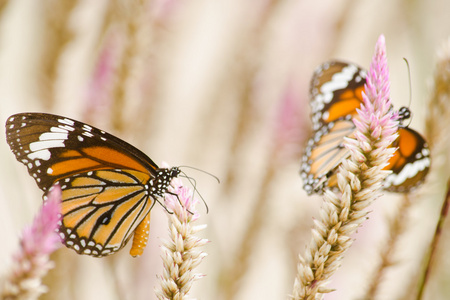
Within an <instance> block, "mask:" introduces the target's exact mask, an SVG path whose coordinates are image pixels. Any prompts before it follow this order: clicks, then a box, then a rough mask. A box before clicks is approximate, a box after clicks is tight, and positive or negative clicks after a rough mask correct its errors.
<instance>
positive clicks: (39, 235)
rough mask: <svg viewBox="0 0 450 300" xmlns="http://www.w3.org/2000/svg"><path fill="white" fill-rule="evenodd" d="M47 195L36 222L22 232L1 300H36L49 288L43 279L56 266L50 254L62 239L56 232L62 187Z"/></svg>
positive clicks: (57, 187) (56, 187)
mask: <svg viewBox="0 0 450 300" xmlns="http://www.w3.org/2000/svg"><path fill="white" fill-rule="evenodd" d="M47 197H48V200H47V201H46V202H45V203H44V205H43V207H42V209H41V211H40V212H39V213H38V215H37V216H36V217H35V219H34V221H33V224H32V225H31V226H28V227H26V228H25V229H24V230H23V232H22V237H21V239H20V249H19V251H18V252H17V253H16V254H14V257H13V258H14V265H13V269H12V271H11V272H10V274H9V276H8V277H7V278H6V280H5V281H4V283H3V291H2V295H1V296H2V299H37V298H38V297H39V295H41V294H42V293H44V292H45V291H46V287H45V286H43V285H42V282H41V279H42V277H43V276H44V275H45V274H47V272H48V270H49V269H51V268H52V267H53V262H52V261H50V260H49V255H50V254H51V253H52V252H53V251H55V250H56V249H57V248H58V247H59V246H60V241H61V239H60V237H59V235H58V234H57V233H56V229H57V228H58V226H59V222H60V221H61V216H60V214H61V188H60V187H59V186H54V188H53V189H52V190H51V191H50V192H49V194H48V195H47Z"/></svg>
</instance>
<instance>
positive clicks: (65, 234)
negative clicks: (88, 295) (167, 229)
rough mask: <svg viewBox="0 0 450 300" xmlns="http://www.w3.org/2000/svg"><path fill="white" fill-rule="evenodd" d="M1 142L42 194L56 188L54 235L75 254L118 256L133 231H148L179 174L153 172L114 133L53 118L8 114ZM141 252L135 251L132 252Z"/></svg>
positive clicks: (148, 162)
mask: <svg viewBox="0 0 450 300" xmlns="http://www.w3.org/2000/svg"><path fill="white" fill-rule="evenodd" d="M6 138H7V142H8V144H9V146H10V148H11V150H12V151H13V153H14V155H15V156H16V158H17V160H18V161H19V162H21V163H23V164H24V165H25V166H26V167H27V168H28V172H29V174H30V175H31V176H32V177H33V178H34V179H35V181H36V183H37V185H38V186H39V188H40V189H41V190H43V191H44V193H47V192H48V191H49V190H50V189H51V187H52V186H53V185H55V184H59V185H60V187H61V190H62V216H63V218H62V222H61V227H60V229H59V234H60V236H61V238H62V239H63V241H64V244H65V245H66V246H67V247H69V248H72V249H74V250H75V251H76V252H77V253H79V254H87V255H91V256H95V257H101V256H105V255H109V254H112V253H115V252H117V251H118V250H119V249H121V248H122V247H123V246H125V244H126V243H127V241H128V240H129V239H130V238H131V236H132V234H133V233H135V232H138V231H139V232H140V233H141V231H140V229H141V228H148V222H149V213H150V210H151V208H152V206H153V204H154V201H155V200H156V199H157V198H158V197H162V196H164V194H165V193H166V191H167V187H168V185H169V184H170V181H171V180H172V178H174V177H176V176H178V174H179V170H178V168H171V169H165V168H158V166H157V165H156V164H155V163H154V162H153V161H152V160H151V159H150V158H149V157H148V156H146V155H145V154H144V153H143V152H141V151H140V150H138V149H137V148H135V147H133V146H132V145H130V144H128V143H126V142H125V141H122V140H121V139H119V138H117V137H115V136H113V135H111V134H108V133H106V132H104V131H102V130H99V129H97V128H95V127H93V126H90V125H87V124H85V123H82V122H78V121H75V120H72V119H69V118H66V117H61V116H57V115H51V114H44V113H21V114H17V115H13V116H11V117H9V118H8V120H7V122H6ZM137 243H138V242H137ZM133 244H134V243H133ZM144 246H145V245H144ZM140 247H141V246H140ZM141 248H142V247H141ZM142 251H143V249H142ZM142 251H140V250H139V251H136V249H132V252H133V253H135V254H136V255H140V254H141V253H142Z"/></svg>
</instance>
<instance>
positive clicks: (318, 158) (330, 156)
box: [300, 61, 430, 194]
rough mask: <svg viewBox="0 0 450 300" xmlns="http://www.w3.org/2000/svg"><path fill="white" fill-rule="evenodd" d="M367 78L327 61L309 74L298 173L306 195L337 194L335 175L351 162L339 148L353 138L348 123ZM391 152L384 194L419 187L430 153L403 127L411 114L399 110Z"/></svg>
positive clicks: (342, 64) (416, 135) (351, 67)
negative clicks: (307, 132)
mask: <svg viewBox="0 0 450 300" xmlns="http://www.w3.org/2000/svg"><path fill="white" fill-rule="evenodd" d="M366 74H367V72H366V71H365V70H364V69H362V68H360V67H358V66H357V65H354V64H349V63H345V62H340V61H330V62H327V63H324V64H322V65H321V66H320V67H319V68H318V69H317V70H316V72H315V73H314V75H313V78H312V80H311V86H310V97H311V102H310V104H311V115H312V117H311V118H312V123H313V136H312V138H311V139H310V140H309V141H308V144H307V147H306V149H305V153H304V156H303V162H302V167H301V171H300V173H301V177H302V179H303V188H304V189H305V191H306V192H307V193H308V194H312V193H319V194H321V193H323V191H324V189H325V188H331V189H336V188H337V177H336V174H337V169H338V167H339V165H340V163H341V162H342V161H343V160H344V159H346V158H348V157H349V156H350V152H349V151H348V150H347V149H346V148H345V147H344V145H343V142H344V137H353V134H354V132H355V130H356V129H355V125H354V124H353V121H352V119H353V118H359V116H358V113H357V111H356V110H357V109H358V108H359V107H360V106H361V104H362V102H363V100H362V99H363V98H362V92H363V91H364V84H365V83H366ZM398 115H399V123H400V125H399V127H398V138H397V139H396V140H395V142H394V143H393V144H392V147H396V148H397V150H396V151H395V153H394V155H393V156H392V157H391V159H390V160H389V164H388V165H387V166H386V167H385V168H384V169H385V170H392V173H391V174H390V175H388V177H387V178H386V179H385V181H384V184H383V186H384V189H386V190H388V191H391V192H408V191H410V190H412V189H414V188H415V187H417V186H418V185H419V184H421V183H422V182H423V181H424V179H425V177H426V175H427V173H428V171H429V167H430V156H429V153H430V151H429V149H428V145H427V143H426V141H425V139H424V138H423V137H422V136H421V135H420V134H419V133H418V132H417V131H415V130H413V129H411V128H409V127H408V126H405V125H403V124H402V122H403V121H404V120H406V119H408V118H409V117H410V115H411V112H410V110H409V109H408V108H406V107H402V108H400V110H399V112H398Z"/></svg>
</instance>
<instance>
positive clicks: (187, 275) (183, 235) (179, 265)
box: [156, 178, 208, 299]
mask: <svg viewBox="0 0 450 300" xmlns="http://www.w3.org/2000/svg"><path fill="white" fill-rule="evenodd" d="M182 184H183V183H182V181H181V180H180V179H178V178H175V179H173V180H172V183H171V187H170V188H169V191H168V193H166V196H165V205H166V208H167V210H168V211H169V212H171V213H170V214H169V236H170V241H165V242H164V243H163V245H162V247H161V248H162V251H163V255H162V259H163V265H164V272H163V275H162V276H159V279H160V283H161V286H160V287H159V288H158V289H157V290H156V296H157V297H158V299H186V297H187V295H188V293H189V290H190V288H191V286H192V284H193V282H194V281H195V280H196V279H198V278H201V277H202V275H200V274H197V273H194V272H193V269H194V268H195V267H196V266H198V265H199V264H200V262H201V261H202V260H203V258H204V257H205V256H206V253H204V252H203V251H201V250H200V247H202V246H204V245H205V244H206V243H207V242H208V240H206V239H202V238H199V237H197V236H195V235H194V234H195V233H197V232H198V231H200V230H202V229H204V228H205V227H206V226H205V225H196V226H193V225H192V222H194V221H196V220H197V219H198V218H199V216H200V215H199V214H198V212H197V210H196V207H195V206H196V204H197V202H198V201H197V200H196V198H194V197H193V196H194V195H193V192H192V190H191V189H189V188H187V187H184V186H183V185H182Z"/></svg>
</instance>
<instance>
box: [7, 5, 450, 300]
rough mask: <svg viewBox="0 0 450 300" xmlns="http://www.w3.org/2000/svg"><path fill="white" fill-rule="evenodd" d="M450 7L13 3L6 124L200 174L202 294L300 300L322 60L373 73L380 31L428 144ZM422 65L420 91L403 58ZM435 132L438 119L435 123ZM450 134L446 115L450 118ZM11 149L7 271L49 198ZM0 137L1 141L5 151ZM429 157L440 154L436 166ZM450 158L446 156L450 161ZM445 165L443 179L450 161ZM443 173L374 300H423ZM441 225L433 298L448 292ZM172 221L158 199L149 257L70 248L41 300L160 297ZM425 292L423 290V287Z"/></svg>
mask: <svg viewBox="0 0 450 300" xmlns="http://www.w3.org/2000/svg"><path fill="white" fill-rule="evenodd" d="M449 12H450V2H449V1H446V0H433V1H418V0H416V1H395V0H394V1H388V0H382V1H369V0H363V1H348V0H338V1H330V0H326V1H270V0H260V1H239V0H213V1H206V0H191V1H177V0H155V1H145V0H142V1H120V0H115V1H106V0H97V1H88V0H78V1H57V0H41V1H34V0H14V1H5V0H1V1H0V120H1V122H4V121H6V118H7V117H8V116H9V115H11V114H13V113H17V112H25V111H36V112H49V113H55V114H60V115H64V116H67V117H70V118H74V119H77V120H80V121H84V122H87V123H89V124H92V125H94V126H96V127H100V128H101V129H104V130H106V131H108V132H110V133H113V134H115V135H117V136H118V137H120V138H122V139H125V140H126V141H128V142H130V143H132V144H133V145H135V146H136V147H138V148H139V149H141V150H143V151H144V152H145V153H147V154H148V155H149V156H150V157H151V158H152V159H153V160H154V161H155V162H156V163H158V164H161V163H162V162H163V161H165V162H167V163H169V164H170V165H173V166H177V165H188V166H193V167H197V168H200V169H203V170H206V171H208V172H211V173H213V174H215V175H217V176H218V177H219V178H220V179H221V183H220V184H217V183H216V182H215V181H214V180H213V179H212V178H210V177H208V176H206V175H204V174H202V173H198V172H196V171H194V170H189V169H185V171H186V172H187V173H188V174H189V175H190V176H192V177H194V178H195V179H196V180H197V188H198V190H199V191H200V192H201V194H202V195H203V197H204V198H205V200H206V202H207V203H208V206H209V209H210V212H209V214H206V211H205V208H204V207H203V206H201V205H200V206H199V207H198V209H199V210H200V212H201V214H202V216H201V218H200V220H199V221H198V223H199V224H202V223H205V224H207V225H208V228H207V229H206V230H204V231H202V232H201V233H200V235H201V237H203V238H207V239H209V240H210V241H211V243H209V244H208V245H207V246H206V247H205V249H204V250H205V252H207V253H208V256H207V257H206V258H205V259H204V261H203V262H202V264H201V265H200V267H199V268H198V269H197V270H198V272H200V273H203V274H205V275H206V276H205V277H204V278H202V279H200V280H198V281H197V282H196V283H195V284H194V286H193V289H192V291H191V296H192V297H194V298H198V299H218V300H238V299H287V297H288V295H289V294H290V293H291V292H292V287H293V282H294V277H295V274H296V265H297V261H298V258H297V257H298V254H299V253H301V254H303V252H304V249H305V245H306V244H307V243H308V242H309V240H310V236H311V234H310V228H311V227H312V224H313V218H318V217H319V213H318V212H319V208H320V204H321V198H320V197H318V196H314V197H308V196H307V195H306V193H304V191H303V190H302V182H301V180H300V177H299V175H298V171H299V167H300V161H301V155H302V151H303V146H304V143H305V140H306V139H307V138H308V137H309V134H310V121H309V105H308V101H309V100H308V86H309V81H310V77H311V75H312V73H313V71H314V69H315V67H317V66H318V65H319V64H321V63H322V62H324V61H327V60H330V59H333V58H335V59H336V58H339V59H344V60H348V61H352V62H355V63H357V64H359V65H361V66H363V67H366V68H368V67H369V64H370V60H371V57H372V55H373V52H374V47H375V43H376V41H377V39H378V36H379V35H380V34H384V35H385V37H386V43H387V54H388V60H389V67H390V76H391V96H392V101H393V103H394V105H395V106H396V107H397V108H399V107H400V106H402V105H409V99H410V95H409V89H410V87H411V89H412V102H411V104H410V106H411V110H412V111H413V114H414V116H413V119H412V124H411V126H412V127H413V128H415V129H417V130H419V131H420V132H425V130H426V128H425V118H426V116H427V111H429V109H428V106H427V105H428V104H427V101H428V99H429V98H430V94H431V92H430V90H431V84H430V83H431V82H432V78H433V71H434V69H435V68H436V62H437V53H438V50H439V49H441V48H442V45H443V44H445V43H447V40H448V37H449V34H450V18H449ZM403 57H405V58H407V59H408V61H409V64H410V67H411V82H410V81H409V79H408V71H407V67H406V65H405V63H404V61H403V59H402V58H403ZM436 121H437V122H439V120H436ZM442 122H443V124H448V120H442ZM1 132H2V133H1V137H0V160H1V162H0V163H1V166H2V168H1V170H0V245H1V247H0V272H1V273H0V275H4V274H5V273H6V272H7V271H8V269H9V267H10V265H11V261H12V258H11V257H12V255H13V252H14V250H15V249H17V247H18V237H19V235H20V231H21V229H22V228H23V227H24V226H25V225H26V224H29V223H31V221H32V219H33V216H34V215H35V214H36V212H37V211H38V208H39V206H40V205H41V191H40V190H39V189H38V188H37V186H36V185H35V183H34V180H33V179H32V178H31V177H29V176H28V173H27V172H26V168H25V167H24V166H23V165H21V164H19V163H18V162H17V161H16V160H15V158H14V155H13V154H12V153H11V152H10V150H9V148H8V146H7V144H6V142H5V136H4V133H3V132H4V130H1ZM2 141H3V142H2ZM433 159H434V158H433ZM445 161H446V160H445V157H444V158H442V157H441V158H440V159H436V160H434V161H433V168H436V167H441V169H442V166H443V163H444V162H445ZM447 168H448V167H447ZM446 180H447V179H446V178H443V177H442V176H441V174H439V173H436V172H435V173H433V174H431V176H430V178H429V180H428V182H427V183H426V184H425V185H424V186H423V188H422V189H421V190H419V191H418V193H416V194H415V196H414V200H413V201H414V203H413V205H412V208H411V210H409V211H407V212H402V213H405V214H408V216H409V218H408V220H409V221H408V225H407V228H408V229H407V232H406V234H405V235H404V236H403V237H402V239H401V241H400V245H399V247H398V249H397V250H398V251H397V252H396V254H395V255H396V261H397V264H396V265H395V266H393V267H391V268H389V269H387V270H386V271H387V273H386V274H385V277H384V281H383V284H382V285H381V286H380V291H379V294H378V297H377V299H411V298H410V297H411V296H410V295H411V294H410V292H411V290H412V289H414V286H415V283H416V280H417V276H418V274H419V270H420V268H421V262H422V259H423V256H424V253H425V252H426V250H427V247H428V244H429V242H430V239H431V237H432V235H433V234H434V227H435V224H436V222H437V216H438V213H439V210H440V206H441V203H442V198H443V194H444V193H445V184H444V183H445V182H446ZM400 199H401V197H399V196H397V195H391V194H388V193H385V196H383V197H382V198H380V199H378V200H377V202H376V203H374V205H373V206H372V212H371V214H370V220H368V222H366V223H364V224H363V227H362V228H361V229H360V230H359V232H358V234H357V235H356V236H355V237H354V238H355V239H356V241H355V244H354V245H353V247H352V248H351V250H350V251H349V252H348V253H347V254H346V256H345V259H344V260H343V261H342V264H343V266H342V268H341V269H340V270H339V271H338V273H336V274H335V276H333V278H332V281H331V282H330V285H329V286H330V287H332V288H336V289H337V291H335V292H333V293H331V294H329V295H327V296H326V299H361V295H364V293H365V290H366V288H367V286H368V284H369V281H370V278H371V273H372V271H373V269H374V268H375V266H376V264H377V262H378V260H379V249H380V248H381V246H382V245H383V244H384V242H385V240H386V234H387V231H388V230H389V229H388V222H387V220H388V219H389V218H395V216H396V214H397V206H398V203H399V201H401V200H400ZM448 229H450V228H448V226H447V231H444V234H443V238H442V243H441V244H440V248H439V249H440V250H439V251H438V261H437V263H436V264H435V266H436V268H434V269H433V273H432V275H431V280H430V283H429V285H428V287H427V291H426V299H448V298H449V297H450V277H449V275H450V274H449V273H450V272H449V271H448V270H449V263H450V262H449V260H448V258H446V256H445V254H446V252H447V251H446V250H445V249H447V248H446V247H448V246H450V243H449V240H450V236H449V233H448ZM167 238H168V237H167V217H166V215H165V211H164V209H162V208H161V207H160V206H158V205H156V206H155V207H154V209H153V211H152V223H151V233H150V242H149V245H148V246H147V249H146V250H145V253H144V255H143V256H142V257H140V258H136V259H134V258H132V257H131V256H130V255H129V254H128V251H129V246H127V247H126V248H125V249H124V250H123V251H121V252H120V253H118V254H116V255H114V256H111V257H107V258H102V259H96V258H91V257H88V256H79V255H77V254H76V253H75V252H74V251H71V250H69V249H67V248H65V247H62V248H61V249H59V250H58V251H57V252H56V253H55V254H54V255H53V256H52V259H53V260H54V261H55V264H56V266H55V268H54V269H53V270H52V271H51V272H50V273H49V275H48V276H47V277H46V278H45V283H46V284H47V285H48V286H49V292H48V293H47V294H45V295H44V296H42V299H88V300H90V299H92V300H98V299H113V300H114V299H156V298H155V295H154V292H153V288H154V287H155V286H157V285H158V281H157V277H156V276H157V274H161V273H162V263H161V259H160V249H159V246H158V245H159V244H160V243H161V239H167ZM411 287H412V288H411Z"/></svg>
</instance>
